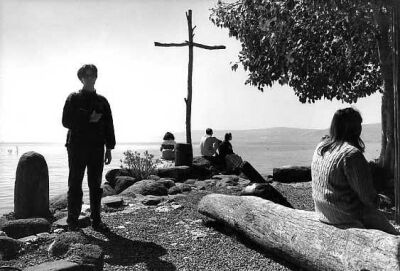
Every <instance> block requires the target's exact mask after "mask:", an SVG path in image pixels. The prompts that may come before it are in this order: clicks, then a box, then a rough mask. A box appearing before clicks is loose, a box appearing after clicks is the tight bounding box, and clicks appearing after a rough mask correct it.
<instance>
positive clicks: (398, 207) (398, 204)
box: [392, 3, 400, 224]
mask: <svg viewBox="0 0 400 271" xmlns="http://www.w3.org/2000/svg"><path fill="white" fill-rule="evenodd" d="M399 13H400V7H399V4H398V3H394V5H393V9H392V16H393V17H392V27H393V28H392V34H393V37H392V42H393V46H392V47H393V100H394V101H393V102H394V156H395V157H394V195H395V220H396V224H400V164H399V163H400V119H399V118H400V115H399V102H400V101H399V98H400V97H399V88H400V85H399V83H400V82H399V64H400V63H399V26H400V14H399Z"/></svg>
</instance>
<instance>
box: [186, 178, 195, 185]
mask: <svg viewBox="0 0 400 271" xmlns="http://www.w3.org/2000/svg"><path fill="white" fill-rule="evenodd" d="M195 182H197V179H187V180H186V181H185V182H184V183H186V184H194V183H195Z"/></svg>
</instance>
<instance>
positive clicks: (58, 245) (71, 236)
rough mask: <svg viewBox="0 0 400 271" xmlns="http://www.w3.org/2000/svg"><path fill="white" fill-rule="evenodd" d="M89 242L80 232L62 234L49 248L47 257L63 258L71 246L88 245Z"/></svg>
mask: <svg viewBox="0 0 400 271" xmlns="http://www.w3.org/2000/svg"><path fill="white" fill-rule="evenodd" d="M88 243H89V240H88V239H87V237H86V236H85V234H84V233H82V232H73V231H70V232H63V233H61V234H60V235H58V236H57V237H56V239H55V240H54V241H53V243H51V245H50V246H49V256H51V257H61V256H64V255H65V254H66V253H67V252H68V250H69V249H70V247H71V246H72V245H73V244H88Z"/></svg>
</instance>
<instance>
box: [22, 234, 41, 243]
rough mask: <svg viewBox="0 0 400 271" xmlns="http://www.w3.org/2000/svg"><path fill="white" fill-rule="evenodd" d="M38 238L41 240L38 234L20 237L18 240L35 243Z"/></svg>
mask: <svg viewBox="0 0 400 271" xmlns="http://www.w3.org/2000/svg"><path fill="white" fill-rule="evenodd" d="M37 240H39V237H37V236H36V235H29V236H26V237H22V238H19V239H18V241H21V242H23V243H35V242H36V241H37Z"/></svg>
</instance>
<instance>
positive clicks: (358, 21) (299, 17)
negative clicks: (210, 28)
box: [210, 0, 390, 103]
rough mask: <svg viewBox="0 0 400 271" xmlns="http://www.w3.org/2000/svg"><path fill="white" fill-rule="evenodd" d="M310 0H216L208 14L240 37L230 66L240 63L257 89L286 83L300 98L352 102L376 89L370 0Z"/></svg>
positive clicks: (377, 68) (379, 79)
mask: <svg viewBox="0 0 400 271" xmlns="http://www.w3.org/2000/svg"><path fill="white" fill-rule="evenodd" d="M316 2H317V3H314V1H310V0H308V1H307V0H285V1H282V0H240V1H237V2H234V3H230V4H228V3H224V2H222V1H219V2H218V4H217V6H216V7H215V8H213V9H212V10H211V15H210V20H211V21H212V22H213V23H214V24H215V25H216V26H219V27H222V28H228V29H229V35H230V36H232V37H235V38H236V39H238V40H239V41H240V43H241V45H242V49H241V51H240V52H239V56H238V58H239V61H238V62H237V63H235V64H233V65H232V69H233V70H236V69H237V67H238V63H241V64H242V65H243V67H244V69H245V70H246V71H247V72H248V73H249V75H248V78H247V80H246V82H245V83H246V84H250V85H254V86H256V87H257V88H258V89H259V90H261V91H263V90H264V88H265V87H266V86H269V87H271V86H272V85H273V84H274V83H275V82H278V83H279V84H281V85H283V84H288V85H289V86H291V87H292V88H293V90H294V92H295V94H296V95H297V96H298V98H299V100H300V102H302V103H305V102H310V103H311V102H315V101H316V100H319V99H322V98H325V99H328V100H332V99H337V100H341V101H344V102H348V103H352V102H356V101H357V99H358V98H360V97H365V96H368V95H371V94H372V93H375V92H376V91H382V77H381V69H380V64H379V55H378V47H377V38H379V30H378V28H377V26H376V24H375V23H374V18H373V11H374V10H373V6H372V4H371V3H370V2H369V1H365V2H360V1H355V2H353V1H350V0H348V1H344V0H342V1H336V2H335V1H331V2H330V4H323V3H319V1H316ZM328 2H329V1H328ZM388 16H390V15H389V14H388Z"/></svg>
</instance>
